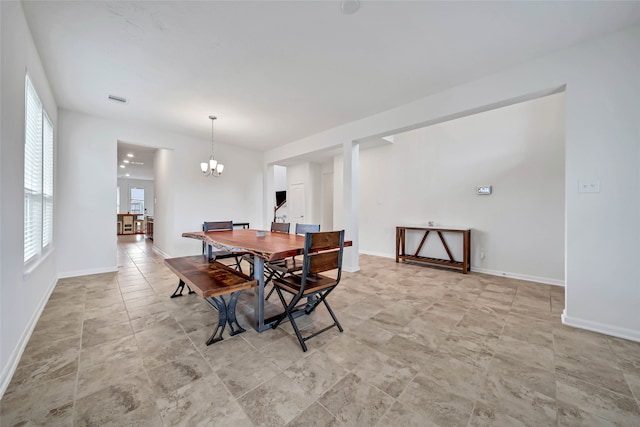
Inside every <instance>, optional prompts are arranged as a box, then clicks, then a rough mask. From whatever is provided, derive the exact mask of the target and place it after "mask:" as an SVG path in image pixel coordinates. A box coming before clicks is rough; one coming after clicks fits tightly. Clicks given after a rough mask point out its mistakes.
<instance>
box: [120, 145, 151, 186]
mask: <svg viewBox="0 0 640 427" xmlns="http://www.w3.org/2000/svg"><path fill="white" fill-rule="evenodd" d="M155 153H156V149H155V148H148V147H140V146H139V145H133V144H127V143H126V142H121V141H118V164H117V166H116V167H117V168H118V178H125V179H145V180H152V179H153V157H154V156H155ZM129 154H131V155H132V156H133V157H130V156H129ZM140 163H142V164H140ZM120 166H124V168H122V167H120Z"/></svg>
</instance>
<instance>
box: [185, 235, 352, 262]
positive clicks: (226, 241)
mask: <svg viewBox="0 0 640 427" xmlns="http://www.w3.org/2000/svg"><path fill="white" fill-rule="evenodd" d="M259 233H260V235H259ZM182 237H187V238H191V239H197V240H202V241H204V242H206V243H208V244H211V245H213V246H215V247H216V248H218V249H223V250H228V251H234V252H250V253H252V254H253V255H256V256H258V257H260V258H262V259H264V260H265V261H275V260H279V259H284V258H288V257H292V256H296V255H301V254H302V253H303V252H304V235H298V234H289V233H280V232H275V231H274V232H272V231H262V230H254V229H234V230H212V231H193V232H186V233H182ZM344 246H345V247H347V246H351V241H345V242H344Z"/></svg>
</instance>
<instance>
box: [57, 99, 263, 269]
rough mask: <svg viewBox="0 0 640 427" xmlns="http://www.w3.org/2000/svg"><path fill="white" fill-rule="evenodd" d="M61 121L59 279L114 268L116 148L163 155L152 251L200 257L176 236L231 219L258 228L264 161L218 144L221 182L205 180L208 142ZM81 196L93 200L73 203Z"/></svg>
mask: <svg viewBox="0 0 640 427" xmlns="http://www.w3.org/2000/svg"><path fill="white" fill-rule="evenodd" d="M59 121H60V130H59V134H60V140H61V142H62V144H61V147H60V155H59V157H60V162H61V163H62V164H65V167H64V168H61V175H62V177H61V181H62V182H63V183H64V186H63V188H62V189H61V191H60V207H61V210H62V212H61V215H60V217H61V221H60V226H59V232H60V235H62V236H65V239H64V241H62V242H61V246H60V247H59V257H58V271H59V273H60V275H64V276H75V275H78V274H87V273H88V272H99V271H108V270H114V269H115V268H116V228H115V227H116V224H115V221H114V220H113V212H114V207H113V203H114V200H115V193H116V186H117V176H116V174H117V172H116V168H115V167H114V164H115V163H116V150H117V141H118V140H125V141H128V142H130V143H132V144H135V145H141V146H146V147H156V148H161V150H159V152H158V153H157V154H156V160H157V164H156V163H155V162H154V182H155V186H156V187H155V189H154V194H155V198H156V206H155V208H154V245H155V246H157V247H158V249H160V250H161V251H163V252H164V253H166V254H167V255H170V256H180V255H187V254H194V253H198V252H199V251H200V248H201V245H200V242H198V241H195V240H193V239H185V238H183V237H181V235H182V233H183V232H185V231H195V230H200V229H201V228H202V222H203V221H215V220H227V219H231V220H233V221H235V222H250V223H251V225H252V226H253V227H261V226H262V175H263V174H262V154H261V153H257V152H254V151H250V150H245V149H241V148H238V147H230V146H228V145H224V144H218V145H217V146H216V156H217V157H219V160H221V161H222V162H224V164H225V166H226V167H225V171H224V175H223V176H222V177H219V178H214V177H204V176H203V175H202V172H201V171H200V161H201V160H202V159H203V158H205V159H206V158H208V156H209V152H208V149H209V143H208V141H206V140H200V139H197V138H192V137H187V136H184V135H180V134H176V133H172V132H167V131H164V130H162V129H159V128H157V127H147V126H138V125H135V124H131V123H127V122H118V121H112V120H106V119H101V118H98V117H94V116H89V115H85V114H80V113H75V112H70V111H61V112H60V118H59ZM80 159H82V161H80ZM86 194H90V195H91V196H90V202H87V201H86V200H84V197H78V195H86ZM105 194H112V195H113V197H105ZM94 195H95V197H94ZM78 214H79V215H78ZM96 224H104V226H103V227H96ZM77 230H83V233H78V232H77ZM89 235H90V236H91V237H92V238H91V239H90V240H88V239H87V238H86V236H89ZM89 248H90V249H91V250H88V249H89Z"/></svg>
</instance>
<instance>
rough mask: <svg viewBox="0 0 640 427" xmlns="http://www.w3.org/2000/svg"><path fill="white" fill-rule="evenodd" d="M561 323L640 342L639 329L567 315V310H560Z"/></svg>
mask: <svg viewBox="0 0 640 427" xmlns="http://www.w3.org/2000/svg"><path fill="white" fill-rule="evenodd" d="M561 318H562V324H563V325H567V326H573V327H574V328H580V329H586V330H588V331H592V332H598V333H601V334H606V335H611V336H614V337H618V338H624V339H626V340H631V341H637V342H640V331H637V330H633V329H627V328H621V327H619V326H614V325H607V324H605V323H599V322H594V321H592V320H586V319H580V318H578V317H571V316H567V310H566V309H564V310H562V316H561Z"/></svg>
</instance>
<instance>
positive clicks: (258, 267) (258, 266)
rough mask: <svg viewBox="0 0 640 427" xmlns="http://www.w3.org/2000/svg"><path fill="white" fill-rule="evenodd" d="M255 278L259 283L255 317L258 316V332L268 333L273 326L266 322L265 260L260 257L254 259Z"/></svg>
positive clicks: (256, 291) (256, 288)
mask: <svg viewBox="0 0 640 427" xmlns="http://www.w3.org/2000/svg"><path fill="white" fill-rule="evenodd" d="M253 278H254V279H256V280H257V281H258V286H256V287H255V303H254V304H255V305H254V311H253V312H254V315H255V316H256V319H255V320H256V330H257V331H258V332H263V331H266V330H267V329H269V328H271V324H270V323H269V324H265V322H264V260H263V259H262V258H260V257H257V256H254V257H253Z"/></svg>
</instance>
